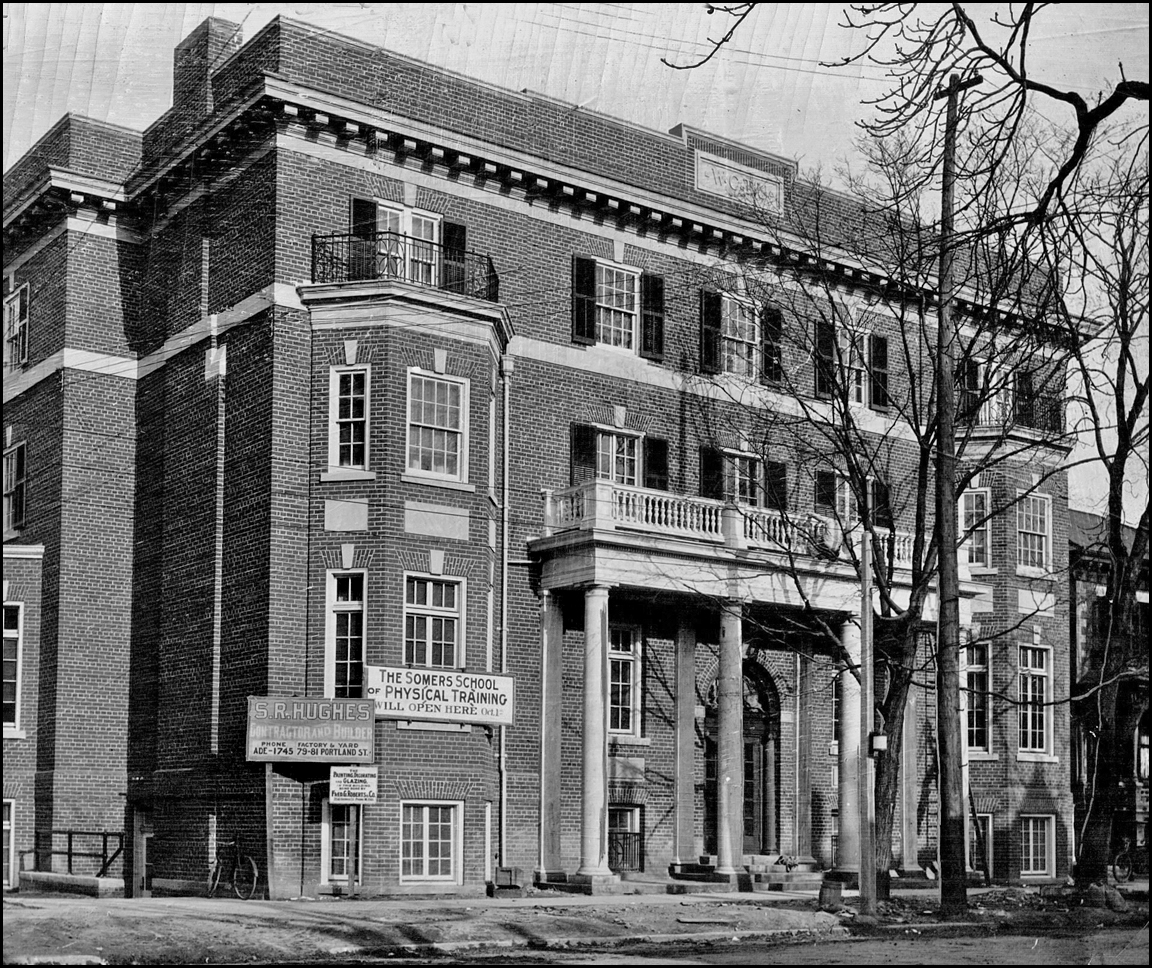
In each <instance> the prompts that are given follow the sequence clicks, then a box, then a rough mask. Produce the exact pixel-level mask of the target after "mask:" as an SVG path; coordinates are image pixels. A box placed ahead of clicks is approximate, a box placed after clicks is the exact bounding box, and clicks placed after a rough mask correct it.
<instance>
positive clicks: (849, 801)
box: [836, 622, 860, 871]
mask: <svg viewBox="0 0 1152 968" xmlns="http://www.w3.org/2000/svg"><path fill="white" fill-rule="evenodd" d="M840 643H841V644H842V645H843V646H844V651H845V652H846V653H847V654H848V658H849V661H851V662H852V664H853V665H854V666H855V667H856V669H857V670H859V667H860V629H859V628H858V627H857V626H855V625H853V624H852V623H850V622H845V623H844V625H843V626H842V627H841V629H840ZM836 739H837V742H838V744H839V755H838V757H837V763H838V765H839V772H840V784H839V789H838V790H837V794H838V796H837V805H838V810H839V817H838V818H837V819H838V824H839V832H838V834H837V841H836V869H837V870H842V871H859V870H860V810H859V806H858V804H859V800H858V796H859V793H858V782H859V772H860V755H859V754H860V680H859V679H857V678H856V676H855V675H853V673H852V672H851V671H849V670H848V669H844V670H843V671H842V672H841V673H840V731H839V735H838V736H837V737H836Z"/></svg>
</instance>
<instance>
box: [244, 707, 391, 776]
mask: <svg viewBox="0 0 1152 968" xmlns="http://www.w3.org/2000/svg"><path fill="white" fill-rule="evenodd" d="M375 722H376V718H375V715H374V710H373V703H372V700H370V699H290V698H279V697H276V696H249V697H248V745H247V749H248V761H249V762H252V763H371V762H372V761H373V760H374V759H375V756H374V753H373V746H372V739H373V727H374V725H375Z"/></svg>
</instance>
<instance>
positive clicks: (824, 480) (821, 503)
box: [813, 471, 836, 511]
mask: <svg viewBox="0 0 1152 968" xmlns="http://www.w3.org/2000/svg"><path fill="white" fill-rule="evenodd" d="M813 503H814V504H815V506H816V507H817V508H821V509H823V510H826V511H834V510H836V474H835V473H834V472H833V471H817V472H816V497H815V500H814V502H813Z"/></svg>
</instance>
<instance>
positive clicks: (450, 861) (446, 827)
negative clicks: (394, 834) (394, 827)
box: [400, 802, 464, 883]
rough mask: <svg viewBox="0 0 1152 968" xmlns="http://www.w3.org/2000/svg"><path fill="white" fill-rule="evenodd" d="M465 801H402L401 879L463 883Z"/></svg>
mask: <svg viewBox="0 0 1152 968" xmlns="http://www.w3.org/2000/svg"><path fill="white" fill-rule="evenodd" d="M463 810H464V807H463V804H461V803H445V802H433V803H401V805H400V880H401V881H441V882H448V883H459V881H460V879H461V864H460V861H461V856H460V855H461V843H460V841H461V837H460V819H461V815H462V813H463Z"/></svg>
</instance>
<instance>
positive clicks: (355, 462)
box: [328, 366, 371, 472]
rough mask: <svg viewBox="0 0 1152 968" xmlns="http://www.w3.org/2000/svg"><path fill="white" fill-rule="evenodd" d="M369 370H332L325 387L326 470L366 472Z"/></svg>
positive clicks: (364, 367) (343, 368)
mask: <svg viewBox="0 0 1152 968" xmlns="http://www.w3.org/2000/svg"><path fill="white" fill-rule="evenodd" d="M370 386H371V377H370V370H369V368H368V367H366V366H361V367H333V368H332V369H331V371H330V375H329V384H328V470H329V472H331V471H334V470H336V469H339V468H347V469H349V470H358V471H367V470H368V466H369V465H368V444H369V440H368V414H369V405H368V397H369V388H370Z"/></svg>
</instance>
